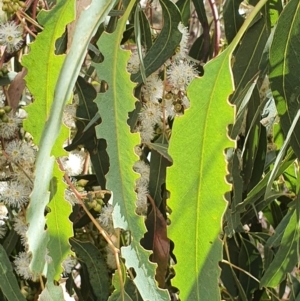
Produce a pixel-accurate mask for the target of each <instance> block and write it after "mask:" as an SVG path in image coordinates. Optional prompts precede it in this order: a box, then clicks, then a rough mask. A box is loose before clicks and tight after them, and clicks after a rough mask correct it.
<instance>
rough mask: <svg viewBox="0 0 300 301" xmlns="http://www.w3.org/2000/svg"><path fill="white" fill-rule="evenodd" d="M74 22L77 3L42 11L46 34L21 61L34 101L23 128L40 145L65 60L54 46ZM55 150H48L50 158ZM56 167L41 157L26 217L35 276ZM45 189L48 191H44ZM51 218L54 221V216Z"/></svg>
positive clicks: (58, 147) (63, 131) (62, 132)
mask: <svg viewBox="0 0 300 301" xmlns="http://www.w3.org/2000/svg"><path fill="white" fill-rule="evenodd" d="M73 19H74V1H68V2H65V1H57V4H56V5H55V6H54V8H53V9H52V10H50V11H48V12H46V11H42V12H41V13H40V14H39V16H38V20H39V22H40V23H41V24H42V25H43V26H44V31H43V32H42V33H40V34H39V35H38V36H37V38H36V40H35V41H34V42H33V43H32V44H31V45H30V53H29V54H28V55H27V56H24V57H23V60H22V63H23V65H24V66H25V67H26V68H27V69H28V73H27V76H26V77H25V80H26V84H27V87H28V88H29V90H30V92H31V93H32V95H33V97H34V99H35V101H34V103H33V104H31V105H30V106H29V107H28V108H27V111H28V114H29V118H28V119H26V120H25V121H24V128H25V130H26V131H28V132H30V133H31V134H32V135H33V137H34V142H35V144H37V145H40V143H41V139H42V138H41V133H42V129H43V128H44V125H45V121H46V120H48V119H49V115H50V109H51V106H52V103H53V98H54V89H55V86H56V83H57V80H58V76H59V72H60V69H61V67H62V64H63V61H64V58H65V56H64V55H61V56H56V55H55V43H56V40H57V39H58V38H59V37H60V36H61V35H62V34H63V32H64V31H65V27H66V25H67V24H68V23H70V22H71V21H72V20H73ZM37 61H40V62H45V64H37V63H36V62H37ZM37 82H38V83H39V84H38V85H37ZM41 87H43V88H41ZM56 118H57V117H56ZM59 132H60V135H59V139H58V141H57V144H56V147H55V148H54V149H53V154H55V155H57V156H59V155H60V156H61V155H63V154H64V152H63V149H62V145H63V142H64V140H65V139H66V137H68V131H67V128H65V127H62V126H60V127H59V128H58V129H57V135H58V133H59ZM54 142H55V140H54V141H53V140H50V143H49V140H44V143H43V145H41V147H40V150H41V148H43V147H48V146H50V144H52V146H53V144H54ZM52 146H51V148H49V155H50V152H51V149H52ZM40 159H41V158H40ZM38 162H39V163H38ZM53 163H54V158H53V157H52V158H49V159H44V158H42V159H41V160H40V161H39V154H38V156H37V161H36V166H37V169H36V173H35V184H34V190H33V192H32V195H31V200H30V205H29V207H28V210H27V216H26V219H27V222H28V223H29V229H28V232H27V237H28V245H29V251H30V252H32V262H31V269H32V271H33V272H35V273H41V272H42V270H43V267H44V265H45V255H46V247H47V242H48V241H49V237H48V234H47V232H46V231H44V228H45V216H44V212H45V207H46V205H47V203H48V201H49V192H48V185H49V182H50V179H51V177H52V169H53ZM43 185H44V186H45V188H44V189H41V187H42V186H43ZM58 185H62V183H61V180H59V183H58ZM52 217H53V218H54V216H52ZM37 234H39V235H37Z"/></svg>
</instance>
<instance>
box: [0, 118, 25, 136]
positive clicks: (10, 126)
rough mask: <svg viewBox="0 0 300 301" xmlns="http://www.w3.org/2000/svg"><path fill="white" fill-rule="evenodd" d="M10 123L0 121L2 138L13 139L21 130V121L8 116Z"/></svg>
mask: <svg viewBox="0 0 300 301" xmlns="http://www.w3.org/2000/svg"><path fill="white" fill-rule="evenodd" d="M7 117H8V121H7V122H3V121H0V137H2V138H4V139H11V138H14V137H16V134H17V131H18V130H19V124H20V122H21V121H20V119H19V118H17V117H14V116H12V115H7Z"/></svg>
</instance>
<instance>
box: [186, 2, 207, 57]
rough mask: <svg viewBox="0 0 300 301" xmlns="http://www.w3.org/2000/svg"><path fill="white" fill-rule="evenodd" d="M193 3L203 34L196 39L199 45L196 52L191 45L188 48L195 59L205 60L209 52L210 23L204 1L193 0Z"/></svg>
mask: <svg viewBox="0 0 300 301" xmlns="http://www.w3.org/2000/svg"><path fill="white" fill-rule="evenodd" d="M193 4H194V6H195V9H196V12H197V16H198V19H199V21H200V23H201V26H202V28H203V34H202V35H201V36H200V37H199V38H198V39H197V41H196V45H198V46H199V50H198V53H197V52H196V51H195V49H193V47H192V49H191V50H190V55H191V56H192V57H193V58H195V59H199V60H201V61H202V62H206V61H207V58H208V56H209V53H210V41H211V38H210V25H209V23H208V19H207V16H206V10H205V6H204V1H197V0H194V1H193Z"/></svg>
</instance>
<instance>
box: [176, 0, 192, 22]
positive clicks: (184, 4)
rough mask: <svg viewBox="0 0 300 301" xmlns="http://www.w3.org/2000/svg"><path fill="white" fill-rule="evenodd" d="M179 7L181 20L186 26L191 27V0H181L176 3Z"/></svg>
mask: <svg viewBox="0 0 300 301" xmlns="http://www.w3.org/2000/svg"><path fill="white" fill-rule="evenodd" d="M176 5H177V7H178V8H179V10H180V13H181V20H182V23H183V25H184V26H188V25H189V19H190V16H191V8H190V6H191V1H190V0H179V1H177V2H176Z"/></svg>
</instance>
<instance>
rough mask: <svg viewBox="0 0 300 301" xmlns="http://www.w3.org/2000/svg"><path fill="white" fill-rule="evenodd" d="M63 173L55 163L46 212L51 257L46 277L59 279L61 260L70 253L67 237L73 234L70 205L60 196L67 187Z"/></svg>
mask: <svg viewBox="0 0 300 301" xmlns="http://www.w3.org/2000/svg"><path fill="white" fill-rule="evenodd" d="M63 175H64V173H63V172H62V171H61V170H60V169H59V168H58V164H55V166H54V172H53V177H52V179H51V182H50V191H51V197H50V198H51V200H50V203H49V205H48V208H49V209H50V212H49V213H48V214H47V229H48V235H49V243H48V246H47V248H48V251H49V254H48V255H50V256H51V258H52V262H51V265H52V269H48V273H47V278H48V279H55V280H59V278H60V275H61V273H62V271H63V269H62V266H61V263H62V261H63V260H64V259H65V258H66V257H67V256H68V254H71V250H70V244H69V239H70V238H71V237H72V236H73V226H72V223H71V222H70V220H69V216H70V214H71V213H72V206H71V204H70V203H69V202H67V201H66V200H65V199H64V198H63V197H62V196H64V195H65V189H66V188H67V185H66V184H65V183H63V182H62V178H63ZM50 271H51V276H50V274H49V273H50ZM52 272H53V273H54V274H52Z"/></svg>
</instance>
